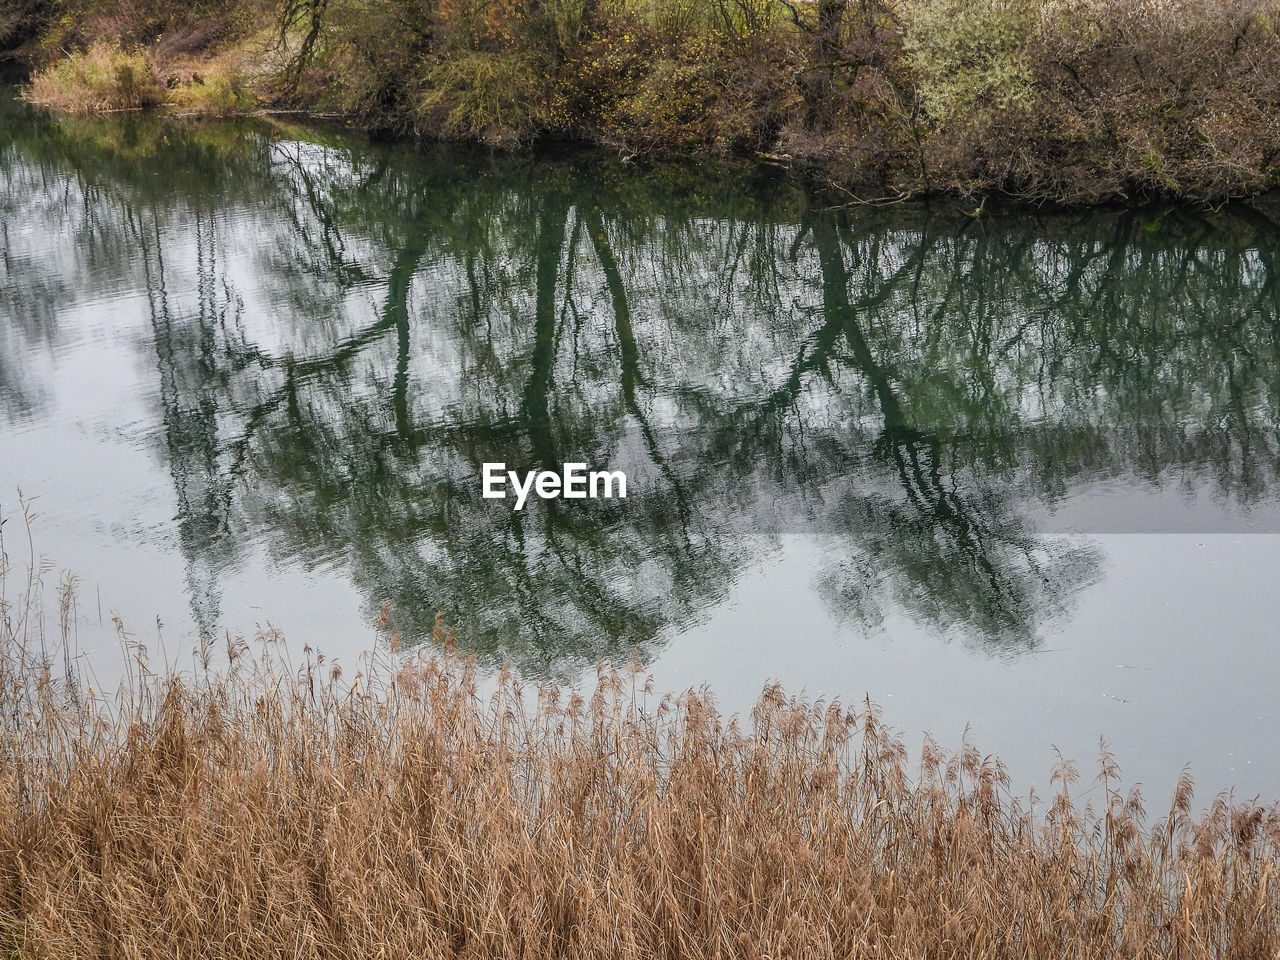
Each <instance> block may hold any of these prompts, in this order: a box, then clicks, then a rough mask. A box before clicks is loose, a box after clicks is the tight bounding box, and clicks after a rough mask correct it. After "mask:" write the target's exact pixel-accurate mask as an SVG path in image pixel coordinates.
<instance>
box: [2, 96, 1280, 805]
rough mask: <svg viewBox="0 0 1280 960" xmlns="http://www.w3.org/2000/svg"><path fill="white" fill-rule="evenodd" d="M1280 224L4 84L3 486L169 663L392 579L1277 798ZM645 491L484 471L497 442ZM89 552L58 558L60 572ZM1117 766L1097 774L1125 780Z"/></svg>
mask: <svg viewBox="0 0 1280 960" xmlns="http://www.w3.org/2000/svg"><path fill="white" fill-rule="evenodd" d="M1278 218H1280V212H1278V211H1277V210H1276V209H1273V207H1271V206H1268V204H1265V203H1261V204H1253V205H1248V206H1246V205H1231V206H1227V207H1224V208H1223V209H1221V210H1217V211H1212V212H1210V211H1201V210H1193V209H1165V208H1159V209H1154V208H1153V209H1140V210H1127V211H1092V212H1085V213H1074V214H1061V213H1056V214H1054V213H1048V212H1042V213H1038V214H1034V213H1027V212H1025V211H1024V212H1022V213H1019V214H1010V213H1001V214H994V215H987V216H985V217H983V218H982V219H981V220H975V219H971V218H969V217H966V216H964V215H962V214H958V213H956V212H955V211H954V210H952V209H950V208H948V209H928V208H925V207H906V206H902V207H890V208H885V209H833V208H832V207H831V199H830V198H829V197H828V198H824V197H822V196H820V195H818V194H816V193H815V192H814V191H812V190H810V189H808V188H807V187H806V186H805V184H804V183H803V182H802V181H801V180H799V179H798V178H795V177H789V176H786V175H783V174H781V173H772V172H768V171H763V172H762V171H760V170H752V169H727V168H714V169H713V168H703V167H700V166H690V165H683V166H638V165H631V164H624V163H620V162H618V161H617V160H616V159H614V158H611V157H609V156H601V155H599V154H582V153H573V154H565V155H556V156H540V157H538V158H537V159H534V158H530V157H511V156H493V155H488V154H483V153H476V152H470V151H462V150H457V149H443V148H416V147H408V146H387V145H377V144H371V143H369V142H368V141H366V140H364V139H362V138H359V137H357V136H354V135H350V134H348V133H345V132H343V131H341V130H338V129H330V128H320V129H315V128H302V127H298V126H295V125H293V124H292V123H290V122H287V121H285V120H279V119H277V120H259V121H252V122H249V121H238V122H232V121H227V122H203V123H189V122H182V121H175V120H167V121H166V120H164V119H160V118H156V117H143V116H114V117H97V118H84V117H63V118H53V117H49V116H46V115H42V114H37V113H35V112H33V111H30V110H28V109H26V108H24V107H22V106H20V105H18V104H16V103H12V102H9V101H8V100H7V99H6V100H5V102H4V103H3V104H0V509H3V511H4V515H5V517H7V518H8V520H9V521H10V522H9V523H8V524H7V525H6V526H5V528H4V531H5V538H6V539H5V546H6V548H7V549H8V551H9V553H10V556H11V559H12V560H13V561H14V563H15V564H25V561H26V553H27V550H28V545H27V538H26V534H25V532H23V530H22V528H21V525H20V521H19V519H18V518H17V514H18V511H19V510H20V505H19V502H18V490H19V488H21V490H22V492H23V495H24V496H26V497H28V498H32V497H33V498H35V499H34V507H33V508H32V509H34V510H35V511H36V512H37V513H38V514H39V516H38V517H37V519H36V520H35V523H34V526H33V542H34V544H35V549H36V550H37V551H38V552H39V553H42V554H43V555H45V556H47V557H48V558H49V560H50V562H51V563H52V564H54V565H56V568H59V569H61V568H65V569H68V570H71V571H74V573H75V574H77V575H78V576H79V578H80V590H79V601H78V607H77V615H76V629H75V632H76V636H77V643H78V650H79V652H80V655H81V656H82V662H83V663H85V664H87V665H88V666H89V667H90V668H91V669H92V670H93V672H94V673H95V674H97V675H98V676H99V678H100V683H107V684H109V683H110V682H112V678H113V677H115V676H118V671H119V666H118V663H119V659H118V658H119V650H118V646H117V640H116V633H115V631H114V629H113V627H112V624H111V618H112V617H113V616H119V617H120V619H121V621H122V622H123V623H124V625H125V629H126V630H127V631H128V633H129V634H130V635H132V636H133V637H134V638H136V639H137V640H138V641H139V642H142V643H145V644H146V645H147V646H148V647H149V648H150V650H151V653H152V656H153V657H155V658H165V659H170V660H175V661H177V662H189V659H190V654H191V651H192V649H193V648H194V647H196V646H197V645H199V644H200V643H201V642H203V641H202V638H205V639H207V638H219V637H224V636H225V635H226V634H227V633H230V634H232V635H244V636H251V635H252V634H253V633H254V632H255V630H257V629H258V628H259V627H261V626H266V625H267V624H270V625H272V626H274V627H276V628H279V629H280V630H282V631H283V632H284V634H285V636H286V637H287V638H288V642H289V644H290V647H291V649H295V650H296V649H301V647H302V645H303V644H310V645H311V646H313V647H317V648H320V649H323V650H325V651H326V652H328V653H330V654H333V655H336V656H338V657H340V658H342V659H344V660H345V661H350V660H352V659H354V658H355V656H356V655H357V654H358V652H359V651H361V650H364V649H367V648H368V647H369V646H370V644H371V643H373V642H374V641H375V634H374V631H373V629H372V627H371V622H372V621H373V619H374V618H375V617H376V616H377V614H378V612H379V610H380V609H382V607H383V604H384V603H385V602H389V603H390V607H389V610H390V615H391V618H392V621H393V623H394V625H395V628H396V630H397V632H398V633H399V635H400V636H401V638H402V639H403V640H404V642H405V643H407V644H419V643H429V642H431V639H430V638H431V636H432V631H433V627H434V625H435V623H436V620H437V617H440V618H442V619H443V621H444V622H445V623H447V624H449V625H450V626H451V627H452V628H453V629H454V630H455V631H456V633H457V635H458V638H459V643H460V644H461V645H462V646H463V647H464V648H466V649H469V650H472V651H475V652H476V653H477V655H478V656H480V657H481V658H482V659H483V660H484V661H485V662H486V663H490V664H492V663H496V662H498V661H499V660H501V659H509V660H510V661H512V662H513V663H514V664H516V665H517V667H518V668H519V669H520V670H521V671H523V672H524V673H525V674H527V675H529V676H532V677H552V678H556V679H573V678H576V677H579V676H583V675H587V676H590V675H592V672H593V670H594V665H595V664H596V663H597V662H598V661H601V660H606V661H614V662H620V661H621V660H623V659H625V658H626V657H627V656H629V655H635V656H637V657H639V658H640V660H641V661H642V662H643V663H644V664H645V665H646V666H647V667H648V669H650V670H651V671H652V672H653V673H654V674H655V676H656V678H657V682H658V685H659V686H660V687H663V688H666V689H677V688H683V687H688V686H696V685H701V684H703V683H707V684H710V686H711V688H712V689H713V690H714V691H715V692H716V694H717V695H718V697H719V700H720V703H721V705H722V706H723V707H724V708H726V709H728V710H741V709H744V708H746V707H748V706H749V705H750V704H751V702H753V700H754V698H755V696H756V695H757V694H758V693H759V691H760V689H761V687H762V685H763V684H764V683H765V682H766V681H767V680H769V679H771V678H777V679H780V680H781V681H783V683H784V684H785V685H786V686H787V688H788V690H790V691H792V692H797V693H798V692H802V691H803V692H804V693H805V694H806V695H808V696H811V697H817V696H839V697H841V698H842V699H844V700H847V701H849V700H859V699H861V698H862V697H864V696H870V698H871V699H873V700H875V701H877V702H879V703H880V704H881V705H882V706H883V707H884V710H885V718H886V720H887V721H888V722H890V723H891V724H893V725H896V726H898V727H899V728H901V729H902V730H903V731H904V733H905V734H906V735H907V737H908V740H909V741H912V742H918V740H919V737H920V734H921V732H922V731H925V730H928V731H931V732H932V734H933V735H934V736H935V737H936V738H938V739H939V740H940V741H941V742H942V743H943V744H944V745H946V746H956V745H958V744H959V743H960V741H961V737H962V736H963V732H964V729H965V726H966V724H969V725H971V734H970V735H971V738H972V739H973V740H974V741H975V742H976V743H978V745H979V746H980V747H982V748H983V749H984V750H988V751H991V752H993V753H995V754H997V755H999V756H1000V757H1002V758H1003V759H1004V760H1005V761H1006V762H1007V763H1008V764H1009V765H1010V767H1011V769H1012V770H1013V772H1014V773H1015V776H1016V777H1017V778H1018V779H1019V782H1021V783H1030V782H1032V781H1035V782H1037V783H1038V784H1040V785H1041V787H1044V786H1045V785H1046V784H1045V781H1046V776H1045V775H1046V773H1047V771H1048V769H1049V767H1050V764H1051V762H1052V760H1053V747H1054V746H1055V745H1056V746H1057V747H1058V748H1060V749H1061V750H1062V752H1063V753H1064V754H1066V755H1068V756H1072V757H1075V758H1076V759H1077V760H1079V761H1080V762H1081V766H1082V768H1083V769H1084V770H1085V771H1086V772H1088V771H1089V770H1090V769H1091V768H1092V766H1093V761H1094V758H1095V757H1096V755H1097V743H1098V738H1099V737H1100V736H1105V737H1106V738H1107V740H1108V742H1109V743H1110V744H1111V745H1112V747H1113V749H1114V751H1115V752H1116V754H1117V756H1118V758H1119V760H1120V763H1121V766H1122V768H1123V770H1124V772H1125V775H1126V778H1127V779H1129V780H1130V781H1132V780H1141V781H1143V782H1144V783H1145V784H1147V786H1148V790H1149V793H1151V792H1154V794H1155V798H1154V799H1153V806H1158V805H1159V803H1160V802H1162V798H1163V791H1165V790H1167V789H1168V787H1169V785H1170V784H1172V782H1173V781H1174V779H1175V778H1176V777H1177V775H1178V773H1179V772H1180V770H1181V769H1182V767H1183V765H1184V764H1187V763H1191V764H1192V768H1193V770H1194V771H1195V774H1196V776H1197V780H1198V782H1199V783H1200V785H1201V797H1202V799H1205V798H1206V796H1207V795H1211V794H1212V793H1213V792H1215V791H1216V790H1217V789H1219V788H1229V787H1234V788H1235V789H1236V790H1237V792H1238V794H1239V795H1241V796H1250V797H1251V796H1254V795H1262V796H1263V797H1264V798H1265V799H1273V798H1276V797H1277V796H1278V795H1280V752H1277V751H1276V749H1275V745H1276V743H1277V741H1278V740H1280V709H1278V707H1277V703H1278V701H1280V698H1278V697H1277V694H1278V692H1280V691H1278V690H1277V686H1278V684H1277V681H1278V679H1280V643H1277V641H1278V640H1280V629H1278V628H1277V624H1278V623H1280V589H1278V587H1280V584H1278V583H1277V573H1278V572H1280V537H1278V536H1276V535H1275V534H1276V532H1277V531H1280V426H1278V423H1280V325H1278V321H1277V317H1278V316H1280V285H1278V284H1280V219H1278ZM574 461H580V462H584V463H587V464H589V465H591V466H592V467H593V468H608V469H613V470H624V471H625V472H626V473H627V476H628V487H629V489H628V497H627V499H626V500H612V501H609V500H584V501H545V502H542V501H534V502H531V503H530V504H529V505H528V506H527V507H526V508H525V509H524V510H523V511H521V512H516V511H514V510H513V509H512V507H511V502H510V501H495V500H486V499H484V498H483V497H482V496H481V479H480V473H481V465H482V464H484V463H486V462H505V463H506V464H507V465H508V467H509V468H511V469H519V470H528V469H531V468H534V467H542V466H551V467H559V465H560V464H562V463H564V462H574ZM56 578H57V571H56V569H51V570H50V571H49V572H48V573H47V574H46V578H45V579H46V583H47V584H49V590H50V592H52V587H53V584H54V583H55V582H56ZM1086 779H1087V776H1086Z"/></svg>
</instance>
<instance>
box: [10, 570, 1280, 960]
mask: <svg viewBox="0 0 1280 960" xmlns="http://www.w3.org/2000/svg"><path fill="white" fill-rule="evenodd" d="M64 596H65V594H64ZM11 614H12V610H9V611H8V612H7V613H6V616H5V617H4V622H5V623H6V624H8V630H7V631H6V636H5V640H6V647H5V650H4V653H5V656H4V657H3V658H2V659H0V662H3V663H4V664H5V666H4V668H3V670H2V671H0V672H2V673H3V674H4V676H3V679H4V685H3V692H2V693H0V709H2V711H3V714H2V719H0V956H13V957H113V958H114V957H119V958H134V957H138V958H142V957H147V958H158V957H226V958H233V957H234V958H240V957H245V958H249V957H252V958H255V960H258V958H265V957H282V958H283V957H290V958H297V957H332V958H347V957H473V958H480V957H486V958H487V957H512V958H514V957H521V958H534V957H573V958H582V957H600V958H606V957H607V958H632V957H635V958H639V957H646V958H648V957H654V958H658V957H665V958H673V960H674V958H682V960H683V958H702V957H707V958H711V957H720V958H730V957H743V958H765V957H769V958H784V957H793V958H826V957H839V958H845V957H904V958H906V957H910V958H921V957H930V958H949V957H966V958H967V957H993V958H994V957H1011V958H1012V957H1021V958H1037V960H1039V958H1051V957H1069V958H1092V957H1099V958H1102V957H1106V958H1111V957H1176V958H1199V957H1272V956H1275V955H1276V952H1277V948H1280V893H1278V892H1277V886H1276V884H1273V883H1271V880H1272V878H1273V873H1274V872H1275V867H1276V863H1277V842H1278V841H1280V816H1278V815H1277V813H1276V811H1274V810H1269V809H1261V808H1258V807H1254V806H1248V805H1245V806H1233V805H1231V804H1228V803H1227V802H1226V801H1225V800H1220V801H1219V802H1218V803H1216V804H1214V806H1213V807H1212V808H1211V809H1210V810H1209V811H1208V812H1207V813H1205V814H1204V815H1203V816H1200V817H1195V816H1193V815H1192V810H1191V784H1190V780H1189V778H1186V777H1184V779H1183V781H1182V782H1181V783H1180V785H1179V787H1178V789H1177V792H1176V794H1175V796H1174V798H1173V803H1172V808H1171V810H1170V811H1169V813H1168V815H1167V816H1166V817H1164V818H1162V819H1160V820H1159V821H1158V822H1156V823H1155V824H1154V825H1153V826H1150V827H1146V826H1144V823H1143V810H1142V802H1141V799H1140V798H1139V797H1138V796H1137V795H1136V793H1135V794H1131V795H1129V796H1128V797H1123V796H1121V795H1120V793H1119V792H1118V789H1117V787H1116V782H1115V776H1116V774H1115V770H1114V765H1113V763H1112V761H1111V760H1110V758H1109V757H1106V756H1105V754H1104V758H1103V765H1102V771H1101V775H1100V778H1099V782H1100V791H1099V792H1100V795H1101V796H1103V797H1104V798H1105V799H1104V800H1103V801H1102V802H1101V809H1100V810H1090V809H1087V808H1086V809H1080V808H1079V806H1078V805H1076V804H1073V802H1072V801H1071V799H1069V798H1068V791H1067V787H1068V785H1069V784H1070V782H1071V780H1072V778H1073V775H1072V771H1071V769H1070V767H1069V766H1066V765H1064V767H1063V769H1061V770H1060V771H1059V772H1058V775H1057V777H1056V780H1055V791H1056V792H1055V795H1054V796H1053V797H1052V798H1051V799H1050V801H1049V802H1048V803H1047V804H1045V805H1044V807H1043V808H1040V807H1038V806H1037V805H1036V804H1035V803H1034V802H1032V803H1028V804H1021V803H1019V802H1018V801H1017V800H1015V799H1014V797H1013V796H1012V794H1011V791H1010V788H1009V781H1008V778H1007V776H1006V774H1005V773H1004V771H1003V770H1002V768H1001V767H1000V765H999V764H998V763H996V762H994V761H992V760H991V759H989V758H984V757H982V756H981V755H980V754H979V753H978V752H977V751H976V750H975V749H973V748H971V747H970V748H966V749H965V750H963V751H962V752H961V753H960V754H959V755H957V756H954V757H951V758H944V757H943V756H942V755H941V753H940V752H939V750H938V749H937V748H936V747H935V746H933V745H931V744H928V743H926V746H925V748H924V750H923V757H922V760H921V762H920V764H919V766H918V768H916V767H914V766H913V768H912V769H911V770H910V771H909V770H908V768H907V760H906V753H905V751H904V749H903V746H902V744H901V743H900V742H899V740H897V739H895V738H894V737H893V736H892V735H890V734H889V733H887V732H886V731H885V729H884V728H883V727H882V726H881V723H880V721H879V719H878V717H877V712H876V711H875V709H873V708H871V707H870V706H869V705H863V706H862V707H861V708H860V709H856V710H850V709H847V708H845V707H842V706H840V705H838V704H823V703H815V704H809V703H805V702H802V701H799V700H795V699H788V698H787V697H786V696H784V694H783V693H782V691H780V690H779V689H777V688H776V687H770V688H768V689H766V690H765V691H764V694H763V696H762V697H761V698H760V700H759V702H758V704H757V706H756V707H755V709H754V711H753V713H752V714H751V716H750V718H749V720H747V719H744V721H743V723H742V724H741V725H739V724H738V723H736V722H726V721H725V720H723V719H722V718H721V717H720V716H719V715H718V714H717V712H716V710H715V709H714V708H713V705H712V703H711V701H710V700H709V698H708V697H707V696H706V695H703V694H697V693H688V694H685V695H684V696H683V697H680V698H678V699H674V698H671V697H665V698H662V699H656V698H655V697H654V696H653V695H652V694H651V692H650V691H649V690H648V689H647V687H646V686H645V685H644V683H643V682H642V681H641V679H640V675H639V674H638V673H636V672H628V671H624V672H618V671H614V670H609V669H604V670H602V671H601V672H600V674H599V678H598V682H597V683H596V685H595V688H594V690H593V691H589V692H588V693H587V694H586V695H585V696H583V695H581V694H579V693H577V692H574V691H567V690H560V689H558V688H557V687H555V686H550V685H545V686H541V687H539V688H537V689H536V691H535V690H532V689H522V687H521V685H520V683H519V682H518V680H517V679H516V678H515V677H513V676H512V675H510V674H507V673H503V674H502V675H500V676H499V677H498V678H497V680H496V682H492V683H490V681H486V680H482V678H481V677H480V675H479V674H478V673H477V670H476V668H475V667H474V665H473V664H471V663H469V662H467V661H465V660H464V659H463V658H461V657H460V656H459V655H457V654H456V653H455V652H452V651H451V650H449V649H446V650H445V651H444V652H441V653H437V654H435V655H431V656H426V655H423V656H419V657H417V658H413V659H411V660H410V661H409V662H404V663H397V664H396V665H395V666H394V667H388V668H386V669H385V670H371V669H366V672H365V673H363V674H362V675H358V676H357V677H356V678H355V679H354V680H353V681H345V680H344V679H343V678H342V674H341V671H340V670H339V669H338V668H336V667H334V666H332V665H331V664H330V663H328V662H326V661H325V660H324V658H323V657H320V656H316V655H313V654H311V653H310V652H309V651H308V652H307V653H306V659H305V662H303V663H302V664H301V666H299V667H296V668H294V667H291V666H290V665H289V663H288V660H287V657H286V655H285V653H284V649H283V647H281V646H279V645H278V644H277V643H276V642H274V641H275V640H276V639H277V638H275V637H271V636H268V637H266V638H264V639H265V642H264V644H263V646H262V651H261V653H250V652H249V651H248V647H247V646H246V645H245V644H243V643H242V642H232V643H230V644H229V645H228V646H227V648H226V651H225V652H226V655H227V658H228V661H229V662H228V664H227V665H226V666H225V667H223V668H220V669H213V668H211V667H210V666H209V664H208V663H207V662H206V663H205V664H204V665H203V667H198V668H197V669H196V670H195V671H194V673H193V674H191V675H188V676H185V677H178V676H174V675H169V676H161V675H155V674H152V673H150V672H149V671H148V670H147V668H146V664H145V660H144V658H142V657H141V656H138V657H135V659H134V661H133V664H132V667H131V670H130V675H129V679H128V680H127V682H126V683H125V686H124V689H123V690H122V691H121V693H120V695H119V696H118V697H117V698H116V699H115V700H114V701H111V702H108V701H105V700H103V699H102V698H96V699H95V698H93V697H86V696H83V695H81V694H80V693H79V692H78V691H76V690H75V689H74V688H68V687H67V686H66V685H65V684H63V683H62V682H60V681H58V680H56V679H55V678H54V676H53V674H52V673H51V671H50V669H49V668H48V666H47V665H46V666H43V667H42V668H41V669H40V670H38V671H37V672H34V673H33V672H32V671H31V669H30V668H31V666H32V665H31V663H29V662H28V663H26V665H25V666H24V664H23V660H24V659H25V660H27V661H29V660H30V659H31V658H30V657H28V656H27V655H26V653H25V652H24V650H23V649H20V648H22V646H23V644H22V641H21V638H20V637H18V636H17V634H16V633H15V623H17V622H18V621H17V620H16V619H14V618H13V617H12V616H11ZM62 619H63V623H64V625H65V623H66V618H65V617H63V618H62ZM219 659H221V655H219ZM490 685H491V686H492V688H493V690H494V692H493V694H492V696H488V695H482V694H481V693H480V692H479V691H480V689H481V688H483V687H486V686H490Z"/></svg>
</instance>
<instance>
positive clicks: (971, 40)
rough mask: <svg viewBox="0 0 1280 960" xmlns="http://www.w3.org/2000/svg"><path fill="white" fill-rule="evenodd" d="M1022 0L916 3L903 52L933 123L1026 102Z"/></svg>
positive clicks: (1027, 86) (1028, 86) (921, 0)
mask: <svg viewBox="0 0 1280 960" xmlns="http://www.w3.org/2000/svg"><path fill="white" fill-rule="evenodd" d="M1029 22H1030V18H1029V16H1028V11H1027V9H1026V8H1025V6H1024V5H1023V3H1022V0H915V2H913V3H911V4H910V5H909V6H907V8H906V35H905V37H904V39H903V52H904V53H905V55H906V58H907V62H908V64H909V65H910V67H911V69H912V72H913V73H914V75H915V78H916V84H917V86H916V91H917V95H918V96H919V99H920V103H921V105H922V106H923V107H924V109H925V111H926V112H927V113H928V115H929V116H930V117H932V118H933V119H934V120H936V121H938V122H941V123H945V122H947V121H949V120H958V119H966V118H972V117H973V116H974V115H975V114H983V113H985V112H987V111H989V110H1003V109H1007V108H1009V107H1012V106H1025V105H1028V104H1030V103H1031V101H1032V99H1033V97H1034V92H1033V88H1032V76H1031V66H1030V64H1029V62H1028V58H1027V52H1026V42H1027V33H1028V27H1029Z"/></svg>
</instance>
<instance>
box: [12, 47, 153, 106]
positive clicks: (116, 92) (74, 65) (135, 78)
mask: <svg viewBox="0 0 1280 960" xmlns="http://www.w3.org/2000/svg"><path fill="white" fill-rule="evenodd" d="M27 97H28V98H29V99H30V100H32V101H34V102H35V103H40V104H44V105H45V106H49V107H54V108H56V109H58V110H70V111H76V112H87V111H91V110H134V109H137V108H140V107H149V106H155V105H156V104H158V103H160V102H161V101H162V100H163V99H164V94H163V91H162V90H161V87H160V84H159V82H158V81H157V80H156V76H155V72H154V70H153V69H152V67H151V62H150V60H149V59H148V58H147V55H146V54H145V53H143V52H141V51H137V50H134V51H125V50H122V49H121V48H119V47H116V46H112V45H110V44H106V43H98V44H95V45H93V46H92V47H90V48H89V49H88V50H86V51H84V52H83V53H75V54H72V55H71V56H69V57H67V58H66V59H65V60H62V61H59V62H58V63H55V64H53V65H52V66H50V67H46V68H45V69H43V70H40V71H38V72H37V73H36V74H35V76H34V77H33V78H32V80H31V86H30V87H29V88H28V90H27Z"/></svg>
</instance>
